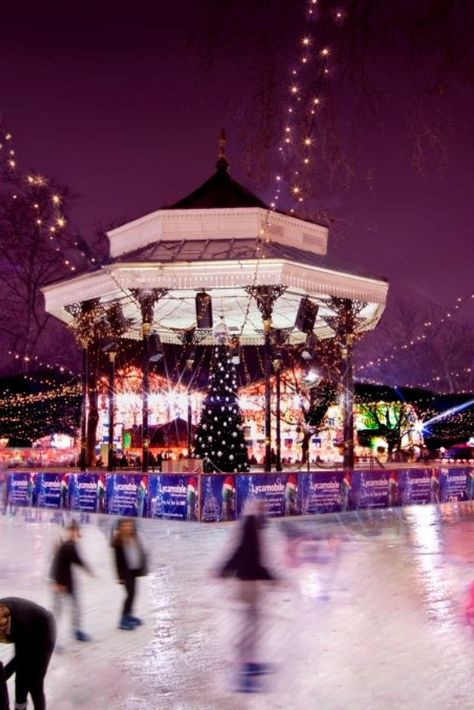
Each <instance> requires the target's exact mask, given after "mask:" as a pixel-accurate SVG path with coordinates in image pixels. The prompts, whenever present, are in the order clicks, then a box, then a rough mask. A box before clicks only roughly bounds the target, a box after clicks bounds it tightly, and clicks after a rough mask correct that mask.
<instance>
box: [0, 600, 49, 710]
mask: <svg viewBox="0 0 474 710" xmlns="http://www.w3.org/2000/svg"><path fill="white" fill-rule="evenodd" d="M0 642H1V643H13V644H15V655H14V657H13V658H12V659H11V661H10V662H9V663H7V665H6V666H5V668H4V674H5V678H6V679H7V680H8V678H10V676H12V675H13V673H15V674H16V676H15V710H26V708H27V705H28V700H27V698H28V694H30V695H31V699H32V700H33V707H34V709H35V710H45V708H46V699H45V696H44V689H43V682H44V677H45V675H46V671H47V670H48V665H49V661H50V658H51V654H52V653H53V649H54V644H55V642H56V624H55V623H54V618H53V615H52V614H51V613H50V612H49V611H47V610H46V609H43V607H42V606H39V605H38V604H35V603H34V602H30V601H28V599H20V598H19V597H6V598H5V599H0ZM1 708H2V710H8V705H2V706H1Z"/></svg>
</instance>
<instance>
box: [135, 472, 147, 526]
mask: <svg viewBox="0 0 474 710" xmlns="http://www.w3.org/2000/svg"><path fill="white" fill-rule="evenodd" d="M147 492H148V490H147V480H146V476H143V478H142V479H141V481H140V485H139V486H137V500H136V509H137V517H138V518H143V513H144V511H145V500H146V494H147Z"/></svg>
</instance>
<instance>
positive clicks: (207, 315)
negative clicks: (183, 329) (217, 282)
mask: <svg viewBox="0 0 474 710" xmlns="http://www.w3.org/2000/svg"><path fill="white" fill-rule="evenodd" d="M196 324H197V327H198V328H201V329H209V328H212V298H211V296H210V295H209V294H208V293H206V292H205V291H200V292H199V293H197V294H196Z"/></svg>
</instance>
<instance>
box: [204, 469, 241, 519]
mask: <svg viewBox="0 0 474 710" xmlns="http://www.w3.org/2000/svg"><path fill="white" fill-rule="evenodd" d="M235 479H236V477H235V476H233V475H230V474H229V475H226V474H206V475H203V476H202V477H201V520H202V522H204V523H218V522H220V521H228V520H235V519H236V518H237V488H236V481H235Z"/></svg>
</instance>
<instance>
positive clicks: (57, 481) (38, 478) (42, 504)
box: [33, 473, 64, 508]
mask: <svg viewBox="0 0 474 710" xmlns="http://www.w3.org/2000/svg"><path fill="white" fill-rule="evenodd" d="M63 475H64V474H62V473H36V474H35V494H36V505H37V506H38V507H39V508H60V507H61V500H62V496H61V488H62V484H61V481H62V477H63ZM33 505H35V503H33Z"/></svg>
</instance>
